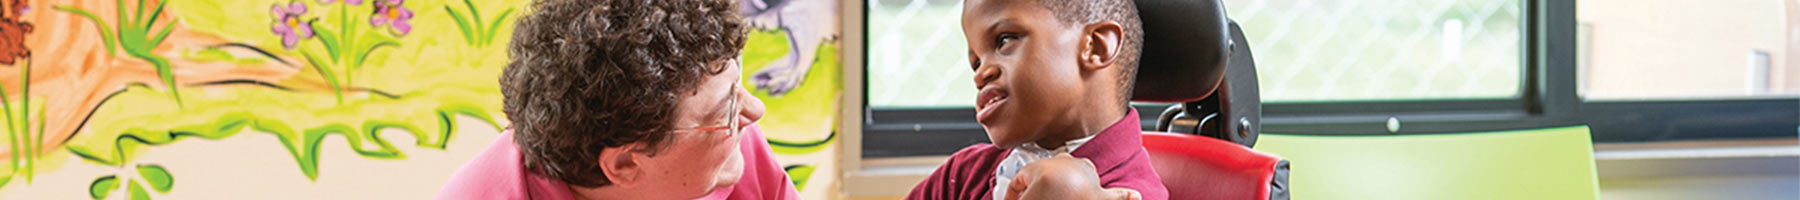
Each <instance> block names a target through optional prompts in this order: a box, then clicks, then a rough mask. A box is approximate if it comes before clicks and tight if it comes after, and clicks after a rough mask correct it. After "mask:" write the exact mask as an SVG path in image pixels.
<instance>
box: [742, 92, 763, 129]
mask: <svg viewBox="0 0 1800 200" xmlns="http://www.w3.org/2000/svg"><path fill="white" fill-rule="evenodd" d="M739 88H740V89H738V91H737V92H739V93H738V94H737V95H738V97H739V98H738V99H737V101H738V102H737V103H738V120H739V121H738V124H742V125H749V124H752V123H756V120H762V116H763V102H762V99H758V98H756V95H751V94H750V90H749V89H741V88H742V87H739Z"/></svg>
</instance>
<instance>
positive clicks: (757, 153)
mask: <svg viewBox="0 0 1800 200" xmlns="http://www.w3.org/2000/svg"><path fill="white" fill-rule="evenodd" d="M742 134H743V135H741V136H740V137H738V138H739V139H738V142H740V143H741V144H739V145H738V146H739V147H740V149H739V151H738V152H739V153H742V154H744V171H743V173H744V174H743V177H742V178H740V179H739V180H738V183H737V185H733V186H732V187H729V188H724V189H719V190H714V191H713V193H712V194H709V195H706V196H705V197H701V198H699V199H799V198H800V197H799V193H798V192H797V191H795V190H794V182H793V181H792V180H788V176H787V171H784V170H782V168H781V165H780V164H778V163H776V162H775V157H774V153H773V152H772V151H770V150H769V143H768V142H766V141H767V139H765V138H763V135H762V130H761V129H759V128H757V127H756V125H755V124H751V125H749V126H746V127H745V128H744V132H743V133H742ZM437 199H575V195H574V194H571V193H570V191H569V189H568V185H566V184H563V183H562V181H557V180H555V179H551V178H549V177H544V176H540V175H538V174H537V173H535V172H532V171H531V170H526V169H525V167H524V160H523V158H522V157H520V155H519V147H518V145H517V144H514V143H513V137H512V130H507V131H506V132H502V133H500V137H498V138H495V139H494V143H493V144H489V145H488V148H487V149H485V150H482V151H481V154H477V155H475V159H472V160H469V163H467V164H463V166H462V168H461V169H458V170H456V174H455V175H453V176H452V177H450V181H449V182H448V183H444V188H443V189H440V190H438V194H437Z"/></svg>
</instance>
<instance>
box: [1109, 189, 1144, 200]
mask: <svg viewBox="0 0 1800 200" xmlns="http://www.w3.org/2000/svg"><path fill="white" fill-rule="evenodd" d="M1106 194H1107V197H1109V199H1119V200H1143V199H1144V195H1143V194H1139V193H1138V191H1137V190H1133V189H1130V188H1107V189H1106Z"/></svg>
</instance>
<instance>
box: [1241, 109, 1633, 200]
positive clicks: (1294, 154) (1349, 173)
mask: <svg viewBox="0 0 1800 200" xmlns="http://www.w3.org/2000/svg"><path fill="white" fill-rule="evenodd" d="M1260 137H1261V138H1260V139H1259V140H1258V141H1257V144H1256V150H1259V151H1263V152H1269V153H1273V154H1276V155H1280V156H1281V157H1282V158H1284V159H1287V160H1288V161H1289V163H1290V164H1292V166H1291V172H1290V174H1289V177H1288V178H1289V184H1290V185H1291V186H1290V187H1291V189H1290V191H1291V194H1290V195H1292V197H1293V199H1308V200H1319V199H1381V200H1410V199H1418V200H1443V199H1465V200H1481V199H1508V200H1511V199H1533V200H1537V199H1599V188H1600V187H1599V184H1598V183H1597V181H1596V178H1595V170H1594V150H1593V142H1592V139H1591V137H1589V136H1588V128H1587V126H1573V127H1559V128H1545V129H1533V130H1514V131H1497V132H1478V133H1454V134H1424V135H1387V136H1314V135H1287V134H1279V133H1265V134H1262V136H1260Z"/></svg>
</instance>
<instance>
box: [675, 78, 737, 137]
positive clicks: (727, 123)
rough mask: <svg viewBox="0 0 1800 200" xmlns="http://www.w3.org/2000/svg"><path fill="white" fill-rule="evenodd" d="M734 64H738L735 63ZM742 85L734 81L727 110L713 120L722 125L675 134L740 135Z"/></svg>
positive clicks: (727, 95) (726, 100) (726, 97)
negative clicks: (739, 111)
mask: <svg viewBox="0 0 1800 200" xmlns="http://www.w3.org/2000/svg"><path fill="white" fill-rule="evenodd" d="M732 64H737V63H736V62H735V61H734V62H733V63H732ZM742 85H743V84H739V83H738V81H732V82H731V89H729V90H726V92H727V93H726V94H725V104H726V106H725V110H724V111H722V112H719V115H720V116H715V118H713V120H712V122H713V123H720V124H717V125H712V126H702V127H698V128H689V129H677V130H675V132H699V133H701V134H707V135H713V134H721V133H723V134H726V135H727V136H733V135H737V133H738V120H737V115H738V93H741V92H738V87H742Z"/></svg>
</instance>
